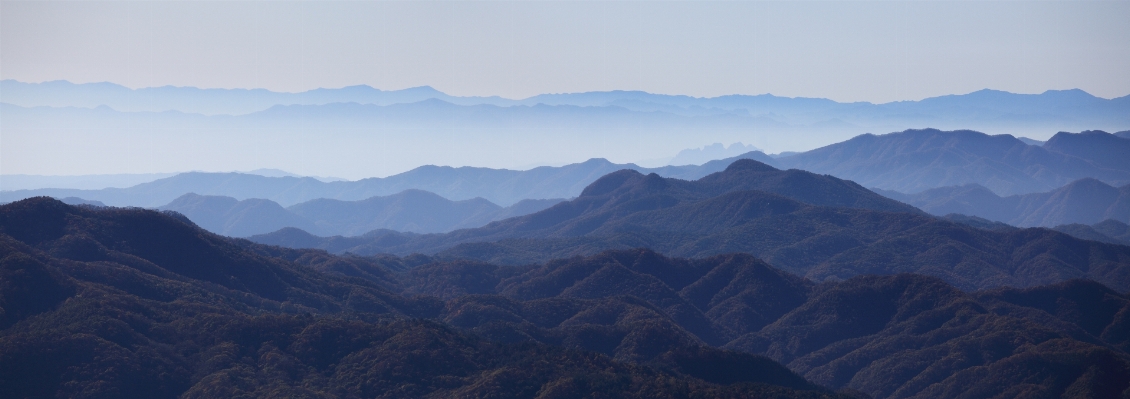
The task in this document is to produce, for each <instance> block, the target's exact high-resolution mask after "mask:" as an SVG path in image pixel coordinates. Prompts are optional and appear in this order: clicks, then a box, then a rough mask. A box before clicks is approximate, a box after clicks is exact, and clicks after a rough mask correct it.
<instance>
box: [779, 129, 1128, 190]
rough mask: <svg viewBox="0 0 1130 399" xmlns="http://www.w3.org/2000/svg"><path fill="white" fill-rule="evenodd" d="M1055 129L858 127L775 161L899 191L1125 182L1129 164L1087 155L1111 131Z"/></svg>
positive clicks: (1113, 151) (1113, 154)
mask: <svg viewBox="0 0 1130 399" xmlns="http://www.w3.org/2000/svg"><path fill="white" fill-rule="evenodd" d="M1058 137H1060V138H1059V139H1057V140H1056V142H1057V143H1056V144H1053V145H1045V146H1043V147H1036V146H1030V145H1027V144H1025V143H1024V142H1022V141H1020V140H1017V139H1016V138H1014V137H1012V136H1009V135H997V136H989V135H986V134H984V133H979V132H975V131H969V130H960V131H952V132H945V131H940V130H935V129H925V130H907V131H904V132H900V133H890V134H885V135H880V136H876V135H870V134H867V135H862V136H858V137H855V138H853V139H851V140H848V141H845V142H842V143H837V144H832V145H829V146H826V147H823V148H819V149H815V150H812V151H808V152H805V153H801V154H797V155H793V156H789V157H784V158H780V159H778V160H777V161H778V163H779V164H780V165H781V166H783V167H788V168H799V169H804V170H809V171H813V172H817V173H827V174H831V175H834V176H836V177H839V178H842V179H848V180H852V181H855V182H858V183H860V184H862V185H864V186H867V187H877V188H880V189H884V190H894V191H900V192H904V193H913V192H919V191H923V190H927V189H931V188H937V187H945V186H961V185H966V184H980V185H982V186H984V187H986V188H988V189H989V190H991V191H993V192H995V193H998V194H1001V195H1013V194H1026V193H1033V192H1042V191H1048V190H1051V189H1054V188H1057V187H1060V186H1063V185H1065V184H1067V183H1069V182H1071V181H1074V180H1078V179H1082V178H1087V177H1090V178H1094V179H1098V180H1102V181H1104V182H1107V183H1108V184H1118V185H1122V184H1126V183H1127V182H1130V169H1127V168H1124V167H1122V166H1125V165H1123V163H1119V162H1114V161H1111V162H1106V161H1097V160H1096V161H1092V159H1091V156H1090V155H1089V153H1087V150H1086V148H1093V147H1096V146H1102V145H1103V144H1101V143H1098V141H1102V142H1107V141H1110V140H1112V139H1113V140H1118V138H1115V137H1113V136H1111V135H1109V134H1106V133H1101V134H1100V133H1096V132H1089V133H1086V134H1071V133H1060V134H1059V135H1058ZM1069 138H1071V139H1069ZM1069 142H1070V143H1075V142H1080V143H1083V142H1086V143H1088V144H1068V143H1069ZM1123 147H1125V146H1120V147H1112V148H1109V154H1108V155H1103V159H1114V158H1118V157H1119V154H1121V158H1130V153H1124V152H1120V151H1123V150H1124V148H1123ZM1058 149H1064V150H1065V151H1068V152H1067V153H1063V152H1058ZM1104 154H1107V153H1104Z"/></svg>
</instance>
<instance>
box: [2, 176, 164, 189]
mask: <svg viewBox="0 0 1130 399" xmlns="http://www.w3.org/2000/svg"><path fill="white" fill-rule="evenodd" d="M174 175H176V173H138V174H111V175H77V176H41V175H0V190H3V191H15V190H35V189H42V188H72V189H80V190H100V189H103V188H107V187H117V188H126V187H132V186H136V185H138V184H141V183H148V182H151V181H154V180H157V179H163V178H166V177H171V176H174Z"/></svg>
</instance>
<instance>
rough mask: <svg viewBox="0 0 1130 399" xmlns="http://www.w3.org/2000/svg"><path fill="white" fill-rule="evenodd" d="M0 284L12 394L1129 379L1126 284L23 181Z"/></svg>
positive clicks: (986, 385) (1111, 390) (960, 389)
mask: <svg viewBox="0 0 1130 399" xmlns="http://www.w3.org/2000/svg"><path fill="white" fill-rule="evenodd" d="M625 181H626V180H625ZM636 183H639V184H643V186H644V187H640V189H641V190H644V191H647V190H653V191H654V190H660V191H662V190H664V188H663V187H661V186H659V185H657V184H658V183H657V181H655V180H654V178H652V179H651V180H639V181H636ZM613 191H615V190H613ZM738 193H740V192H738ZM594 194H595V193H594ZM27 221H39V223H27ZM1040 244H1043V243H1040ZM1092 249H1094V248H1092ZM1060 250H1063V249H1060ZM1099 250H1102V248H1099ZM0 288H2V289H0V304H3V308H2V309H3V312H0V360H3V361H2V362H0V390H2V391H3V392H6V393H9V394H10V396H15V397H39V396H67V395H68V394H75V393H76V392H81V393H82V394H84V395H96V396H100V397H140V396H144V397H154V398H166V397H167V398H173V397H185V396H189V397H195V396H239V395H248V396H269V395H286V396H303V395H323V396H350V397H361V396H373V397H381V396H383V397H430V396H435V397H530V396H535V397H536V395H538V394H541V395H543V396H550V397H585V396H589V395H590V394H594V393H600V394H604V395H608V396H612V397H624V398H637V397H638V398H643V397H655V396H656V395H652V394H655V393H658V394H664V395H672V396H675V397H698V398H704V399H710V398H739V397H776V398H784V399H788V398H828V399H832V398H837V399H838V398H844V399H847V398H862V397H873V398H902V397H941V398H961V397H971V396H989V397H997V396H1014V395H1012V394H1015V393H1017V392H1019V391H1017V387H1022V388H1023V392H1025V393H1028V394H1031V395H1037V396H1048V397H1057V396H1071V395H1073V394H1075V393H1080V395H1082V396H1086V397H1119V396H1121V395H1124V394H1125V393H1126V392H1127V391H1128V390H1130V382H1128V381H1130V355H1127V352H1126V351H1127V350H1128V349H1130V347H1128V340H1127V330H1126V328H1125V326H1126V325H1127V322H1128V319H1127V315H1130V298H1127V296H1126V295H1125V294H1124V293H1122V292H1120V291H1117V290H1113V289H1111V288H1108V287H1106V286H1104V285H1102V284H1099V283H1096V282H1094V281H1087V280H1066V281H1061V282H1058V283H1055V284H1048V285H1040V286H1035V287H1030V288H1014V287H999V288H996V289H992V290H986V291H977V292H970V291H963V290H960V289H957V288H956V287H954V286H952V285H950V284H947V283H946V282H945V281H943V280H941V279H938V278H934V277H927V276H923V275H916V274H895V275H869V276H855V277H852V278H848V279H846V280H842V281H825V282H823V283H816V282H814V281H812V280H809V279H804V278H802V277H798V276H796V275H793V274H790V273H788V272H785V271H782V270H780V269H776V268H774V267H773V266H771V265H770V264H767V263H766V262H763V261H761V260H759V259H757V258H755V257H753V256H750V255H748V254H734V253H730V254H723V255H718V256H711V257H706V258H698V259H688V258H677V257H667V256H663V255H660V254H658V253H656V252H653V251H650V250H646V249H630V250H620V251H603V252H599V253H596V254H593V255H591V256H586V257H570V258H565V259H555V260H551V261H548V262H544V263H539V264H532V265H524V266H500V265H497V264H491V263H484V262H476V261H469V260H466V259H449V260H443V259H438V258H435V257H428V256H423V255H411V256H406V257H395V256H378V257H360V256H353V255H347V256H335V255H331V254H328V253H326V252H323V251H318V250H292V249H285V248H280V247H272V246H264V245H258V244H254V243H251V242H248V241H246V240H238V239H231V238H227V237H221V236H217V235H214V234H211V233H208V232H206V231H204V230H201V229H199V228H198V227H196V226H194V225H192V224H191V223H186V222H184V221H183V220H182V218H180V217H179V215H177V214H174V213H169V212H166V213H161V212H157V211H151V210H143V209H120V208H94V207H74V206H69V205H66V204H63V203H62V202H59V201H55V200H52V199H49V198H33V199H27V200H23V201H19V202H17V203H13V204H6V205H2V206H0ZM547 393H548V394H547ZM550 394H552V395H550ZM863 395H867V396H863Z"/></svg>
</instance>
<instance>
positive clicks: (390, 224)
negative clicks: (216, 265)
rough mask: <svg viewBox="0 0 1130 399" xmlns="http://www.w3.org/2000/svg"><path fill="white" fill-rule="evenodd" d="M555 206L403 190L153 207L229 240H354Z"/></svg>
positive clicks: (196, 199) (444, 228) (475, 223)
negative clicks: (351, 197) (271, 236)
mask: <svg viewBox="0 0 1130 399" xmlns="http://www.w3.org/2000/svg"><path fill="white" fill-rule="evenodd" d="M558 202H561V200H553V199H549V200H522V201H519V202H518V203H516V204H514V205H511V206H509V207H506V208H503V207H500V206H498V205H495V204H493V203H491V202H490V201H487V200H485V199H482V198H474V199H469V200H463V201H451V200H448V199H445V198H443V197H440V196H438V195H436V194H433V193H430V192H427V191H421V190H405V191H402V192H400V193H397V194H394V195H390V196H384V197H371V198H368V199H364V200H359V201H340V200H331V199H316V200H310V201H306V202H303V203H299V204H295V205H291V206H290V207H287V208H283V207H282V206H281V205H279V204H278V203H276V202H274V201H271V200H265V199H255V198H252V199H245V200H236V199H235V198H232V197H223V196H211V195H197V194H192V193H190V194H185V195H182V196H180V197H178V198H177V199H175V200H173V201H172V202H170V203H168V204H165V205H163V206H160V207H158V208H157V209H161V210H168V211H175V212H179V213H181V214H183V215H185V216H186V217H188V219H189V220H192V222H193V223H196V224H197V225H198V226H200V227H202V228H204V229H205V230H208V231H211V232H213V233H216V234H222V235H226V236H231V237H246V236H252V235H256V234H265V233H270V232H273V231H276V230H279V229H282V228H285V227H294V228H299V229H302V230H305V231H308V232H312V233H315V234H319V235H328V236H332V235H346V236H357V235H362V234H364V233H368V232H370V231H373V230H379V229H390V230H397V231H402V232H411V233H444V232H448V231H451V230H455V229H460V228H469V227H479V226H482V225H485V224H487V223H489V222H491V221H494V220H500V219H505V218H509V217H515V216H522V215H526V214H530V213H533V212H536V211H540V210H542V209H545V208H548V207H550V206H552V205H554V204H556V203H558Z"/></svg>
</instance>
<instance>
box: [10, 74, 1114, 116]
mask: <svg viewBox="0 0 1130 399" xmlns="http://www.w3.org/2000/svg"><path fill="white" fill-rule="evenodd" d="M0 88H2V89H3V90H0V91H3V92H4V98H3V99H0V101H2V102H5V103H9V104H15V105H20V106H23V107H34V106H51V107H85V108H94V107H97V106H100V105H105V106H109V107H111V108H114V109H117V110H121V111H152V112H161V111H168V110H176V111H181V112H185V113H203V114H227V115H241V114H247V113H251V112H257V111H263V110H266V109H267V108H270V107H271V106H274V105H325V104H332V103H357V104H374V105H391V104H406V103H416V102H421V101H426V100H431V99H434V100H441V101H444V102H447V103H451V104H457V105H494V106H501V107H510V106H519V105H523V106H533V105H538V104H545V105H550V106H559V105H571V106H579V107H605V106H615V107H620V108H624V109H629V110H635V111H644V112H654V111H663V112H668V113H673V114H678V115H686V116H700V115H705V114H726V113H731V112H734V111H739V110H740V111H742V112H744V113H749V114H751V115H758V114H773V115H777V116H784V117H786V118H787V120H782V121H781V122H785V123H802V124H810V123H815V122H819V121H824V120H843V121H848V123H856V122H858V121H863V120H869V119H880V118H887V119H902V120H906V119H910V120H914V119H916V118H917V119H920V118H922V116H923V115H924V114H926V115H928V114H934V117H935V118H937V117H940V118H941V120H946V119H960V118H978V119H982V120H984V119H986V117H987V116H986V115H984V113H985V112H991V113H995V115H993V116H991V117H989V118H997V119H1001V120H1009V121H1013V122H1015V121H1020V120H1024V119H1029V120H1030V119H1033V117H1035V118H1037V119H1045V120H1047V119H1057V118H1058V119H1064V118H1076V119H1081V118H1084V117H1091V118H1092V119H1093V118H1094V117H1096V116H1099V117H1114V118H1115V119H1116V120H1122V121H1128V120H1130V119H1127V118H1128V117H1125V115H1121V117H1119V115H1111V114H1110V112H1111V111H1114V110H1119V109H1123V110H1124V109H1126V107H1128V106H1130V96H1125V97H1119V98H1115V99H1110V100H1106V99H1101V98H1097V97H1094V96H1091V95H1090V94H1088V93H1086V92H1084V91H1082V90H1078V89H1073V90H1049V91H1046V92H1044V93H1041V94H1014V93H1008V92H1003V91H997V90H988V89H986V90H979V91H976V92H972V93H968V94H955V95H946V96H940V97H932V98H927V99H924V100H921V101H897V102H890V103H884V104H872V103H867V102H855V103H838V102H835V101H832V100H827V99H820V98H799V97H798V98H789V97H778V96H773V95H770V94H761V95H726V96H719V97H712V98H701V97H692V96H685V95H662V94H652V93H647V92H642V91H622V90H615V91H606V92H585V93H562V94H541V95H536V96H533V97H529V98H526V99H520V100H509V99H503V98H501V97H455V96H450V95H447V94H444V93H442V92H439V91H437V90H435V89H433V88H431V87H427V86H422V87H416V88H410V89H403V90H392V91H384V90H379V89H375V88H372V87H369V86H364V85H360V86H349V87H343V88H339V89H325V88H322V89H315V90H309V91H305V92H301V93H280V92H271V91H268V90H263V89H253V90H247V89H198V88H194V87H172V86H165V87H151V88H141V89H129V88H126V87H123V86H120V85H116V84H113V83H87V84H73V83H70V82H66V81H53V82H44V83H24V82H19V81H15V80H10V79H8V80H3V81H0ZM813 113H817V114H821V115H820V116H816V115H812V114H813ZM805 114H808V115H807V116H805ZM915 114H918V115H915ZM943 115H944V116H943ZM813 118H815V119H813Z"/></svg>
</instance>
